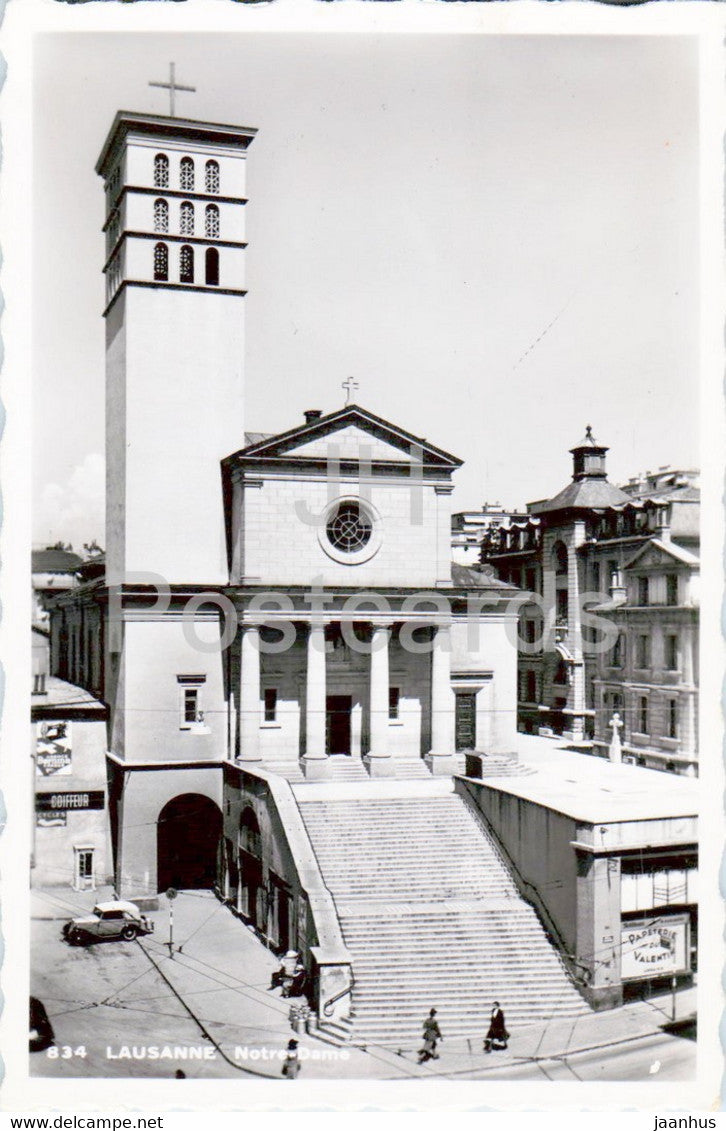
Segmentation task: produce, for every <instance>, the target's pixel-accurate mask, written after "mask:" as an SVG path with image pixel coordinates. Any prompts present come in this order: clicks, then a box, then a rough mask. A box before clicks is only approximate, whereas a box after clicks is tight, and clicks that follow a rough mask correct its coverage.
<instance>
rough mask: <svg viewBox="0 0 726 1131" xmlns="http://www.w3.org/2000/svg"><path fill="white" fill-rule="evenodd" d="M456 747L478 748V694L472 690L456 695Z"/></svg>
mask: <svg viewBox="0 0 726 1131" xmlns="http://www.w3.org/2000/svg"><path fill="white" fill-rule="evenodd" d="M456 749H457V750H475V749H476V695H475V694H474V693H473V692H472V691H459V692H457V695H456Z"/></svg>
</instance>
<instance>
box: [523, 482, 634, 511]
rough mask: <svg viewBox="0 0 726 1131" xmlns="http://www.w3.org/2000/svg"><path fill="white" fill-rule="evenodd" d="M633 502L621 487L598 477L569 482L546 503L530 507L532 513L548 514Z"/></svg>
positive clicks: (595, 508) (597, 508)
mask: <svg viewBox="0 0 726 1131" xmlns="http://www.w3.org/2000/svg"><path fill="white" fill-rule="evenodd" d="M632 502H633V500H632V498H631V497H630V496H629V495H626V494H625V492H624V491H621V490H620V488H619V487H615V486H614V485H613V484H612V483H609V482H608V480H607V479H604V478H601V477H598V478H593V479H590V478H587V479H579V480H577V482H574V483H568V485H567V486H566V487H565V489H564V491H560V493H559V495H555V496H554V498H552V499H547V500H546V501H545V502H544V503H530V505H529V508H528V509H529V511H530V513H531V514H547V513H549V512H552V511H564V510H602V509H603V508H605V507H617V506H622V505H623V503H631V504H632Z"/></svg>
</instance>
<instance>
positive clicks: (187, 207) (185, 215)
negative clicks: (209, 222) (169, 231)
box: [179, 200, 194, 236]
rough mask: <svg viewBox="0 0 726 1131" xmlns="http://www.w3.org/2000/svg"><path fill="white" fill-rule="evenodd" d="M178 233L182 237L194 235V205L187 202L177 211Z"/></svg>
mask: <svg viewBox="0 0 726 1131" xmlns="http://www.w3.org/2000/svg"><path fill="white" fill-rule="evenodd" d="M179 231H180V232H181V234H182V235H183V236H193V235H194V205H193V204H191V203H190V202H189V201H188V200H185V201H183V202H182V205H181V208H180V209H179Z"/></svg>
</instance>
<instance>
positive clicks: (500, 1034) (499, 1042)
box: [484, 1001, 509, 1052]
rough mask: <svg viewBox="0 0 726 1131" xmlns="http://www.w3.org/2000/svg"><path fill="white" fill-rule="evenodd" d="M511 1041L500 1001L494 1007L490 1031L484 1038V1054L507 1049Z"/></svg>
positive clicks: (490, 1020)
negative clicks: (508, 1042)
mask: <svg viewBox="0 0 726 1131" xmlns="http://www.w3.org/2000/svg"><path fill="white" fill-rule="evenodd" d="M508 1040H509V1033H508V1032H507V1027H506V1025H505V1024H504V1014H503V1012H502V1010H501V1007H500V1005H499V1002H498V1001H495V1002H494V1004H493V1005H492V1015H491V1017H490V1019H489V1029H488V1031H487V1035H486V1037H485V1038H484V1052H491V1051H492V1049H494V1050H496V1049H505V1048H506V1047H507V1041H508Z"/></svg>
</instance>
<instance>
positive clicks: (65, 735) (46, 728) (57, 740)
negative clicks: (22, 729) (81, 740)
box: [35, 719, 72, 778]
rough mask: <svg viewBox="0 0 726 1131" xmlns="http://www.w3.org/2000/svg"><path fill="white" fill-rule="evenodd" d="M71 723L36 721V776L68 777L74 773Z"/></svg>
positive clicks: (63, 721) (49, 720)
mask: <svg viewBox="0 0 726 1131" xmlns="http://www.w3.org/2000/svg"><path fill="white" fill-rule="evenodd" d="M71 750H72V744H71V723H69V722H68V721H67V720H62V721H56V720H51V719H48V720H44V721H43V722H39V723H36V733H35V773H36V777H39V778H48V777H67V776H70V774H71V773H72V754H71Z"/></svg>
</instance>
